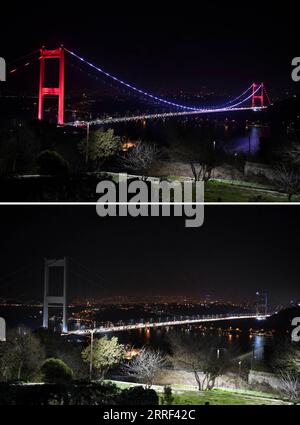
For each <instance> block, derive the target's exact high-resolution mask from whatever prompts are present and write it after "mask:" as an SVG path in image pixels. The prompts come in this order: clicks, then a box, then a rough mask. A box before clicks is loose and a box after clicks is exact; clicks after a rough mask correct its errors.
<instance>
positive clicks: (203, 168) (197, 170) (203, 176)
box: [190, 160, 215, 182]
mask: <svg viewBox="0 0 300 425" xmlns="http://www.w3.org/2000/svg"><path fill="white" fill-rule="evenodd" d="M190 166H191V170H192V173H193V176H194V179H195V182H197V181H204V182H208V181H209V180H210V179H211V177H212V172H213V170H214V168H215V164H214V162H213V161H205V160H203V161H202V160H199V161H190Z"/></svg>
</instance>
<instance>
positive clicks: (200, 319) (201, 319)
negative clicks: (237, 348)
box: [68, 314, 270, 336]
mask: <svg viewBox="0 0 300 425" xmlns="http://www.w3.org/2000/svg"><path fill="white" fill-rule="evenodd" d="M267 317H270V315H269V314H267V315H263V316H262V315H259V314H225V315H222V314H219V315H218V314H216V315H210V316H197V317H196V318H195V317H191V318H186V319H175V318H174V320H168V321H161V322H146V323H133V324H130V325H112V326H100V327H98V328H93V329H90V328H88V329H78V330H73V331H69V332H68V333H69V334H73V335H82V336H84V335H89V334H90V333H91V331H93V332H94V333H99V334H103V333H109V332H122V331H129V330H136V329H150V328H160V327H167V326H178V325H192V324H197V323H209V322H221V321H232V320H244V319H256V320H265V319H266V318H267Z"/></svg>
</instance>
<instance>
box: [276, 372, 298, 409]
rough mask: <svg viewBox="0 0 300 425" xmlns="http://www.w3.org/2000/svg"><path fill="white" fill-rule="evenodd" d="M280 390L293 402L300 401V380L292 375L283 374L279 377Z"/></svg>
mask: <svg viewBox="0 0 300 425" xmlns="http://www.w3.org/2000/svg"><path fill="white" fill-rule="evenodd" d="M279 382H280V390H281V392H282V394H283V395H284V396H285V397H287V398H288V399H289V400H290V401H291V402H293V403H298V402H299V401H300V379H299V377H298V376H297V375H294V374H292V373H288V372H286V373H281V374H280V375H279Z"/></svg>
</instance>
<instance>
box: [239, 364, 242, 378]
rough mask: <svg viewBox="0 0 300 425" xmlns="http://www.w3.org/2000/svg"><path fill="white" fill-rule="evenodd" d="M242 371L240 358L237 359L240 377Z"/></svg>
mask: <svg viewBox="0 0 300 425" xmlns="http://www.w3.org/2000/svg"><path fill="white" fill-rule="evenodd" d="M241 372H242V360H240V361H239V377H241Z"/></svg>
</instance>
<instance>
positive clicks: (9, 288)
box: [0, 206, 299, 304]
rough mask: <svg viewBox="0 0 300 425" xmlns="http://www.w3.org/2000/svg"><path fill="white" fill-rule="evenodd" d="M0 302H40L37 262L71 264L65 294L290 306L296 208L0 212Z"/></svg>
mask: <svg viewBox="0 0 300 425" xmlns="http://www.w3.org/2000/svg"><path fill="white" fill-rule="evenodd" d="M0 228H1V234H2V237H3V239H4V240H5V241H6V245H5V250H3V253H2V256H1V259H0V268H1V276H0V296H1V297H8V296H11V297H12V296H15V297H19V298H21V299H26V300H28V299H42V293H43V258H44V257H48V258H61V257H62V256H68V257H69V258H70V268H69V272H70V291H71V293H70V296H71V295H72V296H73V297H75V296H77V297H78V296H80V297H82V298H85V297H86V299H92V298H105V297H115V296H123V297H124V296H128V297H131V296H135V297H140V298H142V297H143V296H144V297H151V296H162V297H164V296H170V295H171V296H173V297H176V296H178V297H182V296H186V297H195V299H201V297H203V296H204V295H205V294H210V295H211V297H212V299H220V298H222V299H224V300H231V301H232V302H246V301H247V300H251V299H254V298H255V292H256V291H257V290H260V291H267V292H269V293H270V294H271V299H270V300H269V301H270V303H271V304H278V303H281V302H282V303H287V302H289V301H290V300H291V299H294V300H295V301H297V300H299V280H298V249H297V246H298V240H299V227H298V209H297V207H294V206H293V207H292V208H291V207H289V206H285V207H281V208H279V207H276V206H273V207H272V208H271V207H260V208H255V207H251V206H248V207H242V206H240V207H239V206H234V207H229V206H224V207H221V206H220V207H208V206H206V208H205V222H204V225H203V227H202V228H199V229H186V228H184V226H182V223H181V219H180V218H168V217H166V218H140V219H139V218H136V219H132V218H129V217H127V218H126V217H125V218H124V219H122V218H112V217H110V218H107V219H100V218H99V217H97V215H96V212H95V209H94V207H84V206H81V207H80V206H78V207H76V208H73V207H67V206H65V207H63V206H57V207H55V208H54V207H51V206H48V207H47V206H39V207H28V206H27V207H25V206H24V207H18V208H14V207H5V208H3V209H2V211H1V225H0Z"/></svg>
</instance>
